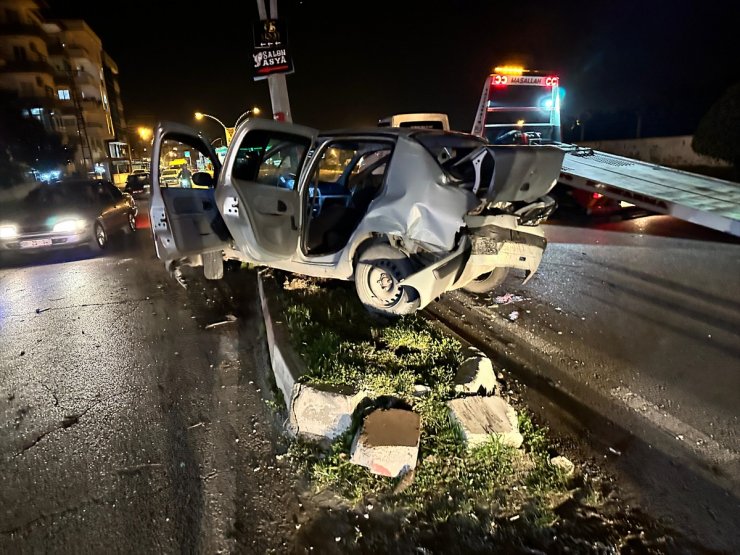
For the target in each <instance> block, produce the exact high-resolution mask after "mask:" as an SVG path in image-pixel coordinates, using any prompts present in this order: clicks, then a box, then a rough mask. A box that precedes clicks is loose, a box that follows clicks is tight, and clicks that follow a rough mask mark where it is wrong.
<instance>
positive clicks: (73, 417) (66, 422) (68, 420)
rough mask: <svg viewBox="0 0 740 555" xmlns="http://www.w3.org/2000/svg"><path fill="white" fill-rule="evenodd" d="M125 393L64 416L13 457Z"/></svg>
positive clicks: (115, 394)
mask: <svg viewBox="0 0 740 555" xmlns="http://www.w3.org/2000/svg"><path fill="white" fill-rule="evenodd" d="M42 385H43V384H42ZM126 393H129V392H128V391H124V392H121V393H114V394H113V395H109V396H107V397H103V398H102V399H98V400H97V401H94V402H93V403H92V404H91V405H90V406H89V407H87V408H86V409H84V410H83V411H82V412H78V413H73V414H67V415H65V416H64V418H63V419H62V421H61V422H59V423H58V424H57V425H56V426H54V427H53V428H51V429H49V430H46V431H45V432H43V433H41V434H39V435H38V436H36V438H35V439H34V440H32V441H30V442H28V443H26V445H24V446H23V448H22V449H21V450H20V451H18V452H17V453H16V454H15V456H16V457H19V456H20V455H22V454H23V453H25V452H26V451H28V450H29V449H31V448H33V447H36V445H38V444H39V442H40V441H41V440H42V439H44V438H45V437H46V436H48V435H49V434H52V433H54V432H56V431H58V430H66V429H67V428H71V427H72V426H74V425H75V424H77V423H78V422H79V421H80V418H82V417H83V416H85V415H86V414H87V413H88V412H90V411H91V410H92V409H93V408H95V407H97V406H98V405H99V404H101V403H103V402H104V401H108V400H110V399H113V398H115V397H119V396H121V395H125V394H126ZM55 398H56V396H55Z"/></svg>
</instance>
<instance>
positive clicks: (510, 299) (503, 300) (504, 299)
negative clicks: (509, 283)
mask: <svg viewBox="0 0 740 555" xmlns="http://www.w3.org/2000/svg"><path fill="white" fill-rule="evenodd" d="M527 300H529V299H527V298H525V297H522V296H521V295H515V294H514V293H506V294H505V295H499V296H498V297H494V299H493V302H495V303H496V304H510V303H520V302H522V301H527Z"/></svg>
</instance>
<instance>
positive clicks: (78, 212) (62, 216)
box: [1, 206, 99, 230]
mask: <svg viewBox="0 0 740 555" xmlns="http://www.w3.org/2000/svg"><path fill="white" fill-rule="evenodd" d="M98 212H99V211H98V209H97V208H95V207H90V206H87V207H74V206H28V207H26V206H24V207H22V208H20V209H19V210H16V211H14V213H13V214H5V215H4V216H3V217H2V218H1V219H2V221H3V223H7V224H12V225H16V226H18V227H19V228H20V229H21V230H27V229H39V230H40V229H43V228H46V227H48V228H51V227H53V226H54V224H56V223H58V222H61V221H62V220H67V219H93V218H95V217H96V216H97V215H98Z"/></svg>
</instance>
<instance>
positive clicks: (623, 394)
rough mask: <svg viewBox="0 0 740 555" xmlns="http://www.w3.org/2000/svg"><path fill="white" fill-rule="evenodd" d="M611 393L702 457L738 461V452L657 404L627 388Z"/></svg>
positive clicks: (726, 461) (729, 461)
mask: <svg viewBox="0 0 740 555" xmlns="http://www.w3.org/2000/svg"><path fill="white" fill-rule="evenodd" d="M611 394H612V397H614V398H615V399H619V400H620V401H622V402H623V403H624V404H625V405H627V406H628V407H629V408H631V409H632V410H634V411H635V412H637V413H638V414H640V415H642V416H643V417H645V418H646V419H647V420H649V421H650V423H652V424H654V425H655V426H657V427H658V428H660V429H662V430H663V431H665V432H667V433H669V434H670V435H672V436H673V437H674V438H675V439H676V441H681V442H682V443H683V444H685V445H686V446H687V447H689V448H690V449H691V450H692V451H694V452H696V453H697V454H699V455H700V456H701V457H702V458H704V459H709V460H712V461H716V462H719V463H722V464H727V463H735V462H738V461H740V455H738V453H735V452H733V451H731V450H729V449H727V448H725V447H723V446H722V445H720V444H719V443H718V442H717V441H715V440H714V439H712V438H711V437H709V436H708V435H706V434H705V433H703V432H700V431H699V430H697V429H696V428H694V427H692V426H690V425H689V424H686V423H685V422H683V421H681V420H679V419H678V418H676V417H675V416H673V415H671V414H668V413H667V412H665V411H664V410H661V409H660V408H659V407H658V406H657V405H655V404H653V403H651V402H650V401H648V400H647V399H645V398H644V397H642V396H641V395H638V394H637V393H633V392H632V391H630V390H629V389H628V388H626V387H615V388H614V389H612V390H611Z"/></svg>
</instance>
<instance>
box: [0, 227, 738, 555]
mask: <svg viewBox="0 0 740 555" xmlns="http://www.w3.org/2000/svg"><path fill="white" fill-rule="evenodd" d="M651 221H653V222H656V223H655V224H654V225H655V226H656V229H658V228H659V229H660V230H661V231H659V235H650V233H651V232H652V231H653V228H652V226H653V224H651V223H650V222H651ZM140 224H141V225H142V226H143V227H144V226H146V219H145V218H142V219H140ZM547 233H548V237H549V239H550V241H551V245H550V247H549V248H548V251H547V254H546V258H545V260H544V262H543V265H542V268H541V271H540V272H539V273H538V274H537V275H536V276H535V277H534V279H533V280H532V281H530V282H529V283H528V284H527V285H526V286H518V285H516V284H515V282H514V281H509V282H508V283H507V287H508V289H507V290H508V291H510V292H515V293H518V294H520V295H521V296H523V297H525V298H526V300H522V301H518V302H515V303H513V304H506V305H496V303H495V302H494V300H493V298H492V297H490V296H483V297H475V298H474V297H471V296H468V295H464V294H459V293H457V294H452V295H449V296H448V297H447V298H445V300H444V301H443V302H442V303H439V307H441V308H442V309H444V310H447V311H449V312H450V313H451V314H453V315H456V316H457V318H458V322H460V323H464V322H469V323H471V324H474V326H475V327H476V328H477V330H478V332H480V335H481V337H482V338H483V340H485V341H487V342H488V344H489V346H490V348H491V350H492V351H493V353H492V354H493V355H494V358H495V359H496V361H497V362H498V364H499V366H502V365H506V364H510V363H511V364H514V363H516V364H520V365H521V366H522V367H525V366H527V367H530V368H532V367H534V368H535V369H536V370H537V372H539V376H540V378H539V379H538V378H535V379H530V380H529V383H528V384H527V385H529V386H531V387H529V388H528V389H529V390H530V394H529V395H530V396H529V400H530V402H531V406H534V407H540V406H542V407H545V406H549V407H551V408H552V407H555V405H557V406H558V407H561V408H562V407H565V410H564V411H561V412H560V413H559V415H557V416H555V417H553V416H552V415H553V412H552V411H550V412H549V413H547V411H546V414H545V417H546V418H547V419H548V420H546V423H548V424H550V425H551V426H552V427H553V428H554V429H556V430H558V429H563V430H567V429H568V428H570V429H571V430H572V431H574V432H575V433H586V434H588V435H589V436H590V438H591V440H592V441H593V442H594V443H595V444H596V446H597V447H596V449H597V451H598V453H597V454H598V456H599V457H600V458H601V457H606V458H605V459H604V461H605V462H606V463H609V464H612V465H614V468H615V470H616V471H619V472H622V473H624V474H626V475H628V476H631V477H632V478H633V485H634V488H635V489H636V490H637V491H636V493H635V494H634V495H635V496H636V498H637V499H638V501H639V502H640V503H641V504H642V503H644V504H645V505H646V506H648V507H650V506H651V503H652V505H654V506H655V507H656V509H657V510H661V509H663V508H665V507H666V505H670V504H674V505H675V507H673V508H674V509H675V510H674V511H672V512H671V511H668V514H670V516H671V517H672V518H673V519H674V520H675V522H677V523H679V524H680V525H682V526H683V525H685V526H688V527H689V528H693V529H694V531H696V532H697V534H699V536H700V537H702V538H706V539H707V543H708V545H709V546H714V547H717V548H725V549H726V548H727V546H728V545H732V544H733V543H734V544H735V545H738V544H739V543H740V539H739V538H738V537H737V536H738V531H737V529H736V527H735V523H736V522H737V521H740V518H739V517H738V514H739V512H738V502H737V499H738V494H737V492H738V490H737V485H736V479H737V477H738V476H740V472H738V451H740V449H739V446H738V438H737V418H738V409H737V407H736V404H735V400H736V396H737V391H740V381H739V380H738V373H737V366H738V365H737V360H738V354H739V353H738V344H739V343H738V341H737V339H738V330H740V325H739V324H740V317H739V316H738V314H739V312H740V302H739V301H738V290H739V289H738V285H740V284H739V283H738V278H739V276H740V267H739V266H740V256H738V255H739V254H740V246H739V245H738V243H737V242H736V241H728V240H726V238H725V237H724V236H721V235H719V234H714V235H712V234H711V233H710V234H709V235H702V233H700V232H698V231H697V230H696V229H694V228H692V227H686V226H683V225H676V224H675V222H672V223H671V222H668V223H666V222H665V221H658V220H640V221H638V220H634V221H632V222H623V223H614V224H606V228H605V229H594V228H593V227H592V228H584V227H574V226H549V227H548V229H547ZM666 235H668V236H666ZM671 235H672V236H671ZM695 236H701V237H702V239H701V240H700V241H698V240H696V239H687V238H686V237H695ZM254 280H255V276H254V274H253V273H252V272H238V273H227V275H226V279H225V280H223V281H220V282H206V281H204V280H200V279H196V278H195V277H194V274H193V275H191V276H189V282H188V289H183V288H182V287H180V286H179V285H177V283H176V282H175V281H174V280H172V279H170V278H169V276H167V274H166V272H165V271H164V268H163V266H162V265H161V263H160V262H159V261H157V260H156V259H155V256H154V252H153V248H152V243H151V236H150V234H149V231H148V230H147V229H141V230H139V231H137V232H136V233H135V234H134V235H133V236H126V237H121V238H115V239H114V240H113V242H112V243H111V245H110V249H109V251H108V252H106V253H105V254H104V255H103V256H99V257H94V258H92V257H89V255H87V254H85V253H65V254H55V255H51V256H44V257H41V258H39V259H35V260H32V261H22V260H21V261H18V262H16V263H14V264H11V265H10V266H9V267H4V268H0V289H1V290H2V291H3V295H2V298H0V344H2V346H3V349H2V351H0V367H1V368H2V369H3V371H2V373H1V374H0V390H1V391H2V397H0V415H2V419H0V552H32V551H45V550H48V549H49V546H53V549H54V551H56V552H65V553H66V552H80V551H86V552H91V551H93V552H98V551H106V552H107V551H110V550H111V549H112V547H111V546H115V550H119V551H128V552H139V553H149V552H158V553H159V552H175V551H187V552H192V551H200V552H225V551H228V552H234V551H239V552H254V553H264V552H265V551H269V550H276V551H277V552H286V551H292V550H294V551H295V552H304V551H305V550H306V549H307V548H308V547H309V546H311V545H317V546H318V545H321V544H322V542H323V543H324V545H325V546H326V548H327V550H330V549H331V548H333V549H338V547H334V546H333V545H332V544H334V535H335V533H337V530H340V529H342V530H344V529H345V528H346V529H347V530H348V531H352V530H353V529H354V528H353V526H354V524H352V523H351V522H350V521H349V520H348V519H347V518H345V517H340V516H339V512H338V511H334V512H333V513H332V512H331V511H328V512H326V511H324V512H322V513H321V514H318V513H316V512H312V511H314V508H312V507H311V504H310V503H311V501H310V499H307V498H306V497H305V496H304V495H302V491H303V490H302V485H301V484H299V483H298V482H297V478H296V473H295V468H292V467H290V466H289V465H288V464H287V463H286V462H284V459H281V458H280V457H278V456H277V455H279V454H281V453H282V452H283V450H284V448H285V445H284V440H283V439H282V438H281V437H280V435H279V433H278V430H279V429H280V425H281V422H276V421H275V418H276V417H275V415H274V414H275V413H273V412H272V411H271V410H270V409H269V408H268V407H267V406H266V404H265V403H264V401H263V400H262V399H263V397H267V398H269V397H270V393H269V387H270V386H269V384H267V383H265V382H264V380H265V379H266V376H267V375H268V373H267V372H262V371H260V370H261V369H262V368H264V367H265V366H266V365H267V364H268V362H267V358H266V353H265V351H264V347H263V335H262V334H263V332H262V324H261V323H260V318H259V313H258V312H257V301H256V298H255V283H254ZM514 311H517V312H518V313H519V317H518V319H516V320H514V321H512V320H511V319H510V314H511V313H512V312H514ZM229 314H231V315H233V316H236V321H235V322H232V323H228V324H224V325H220V326H217V327H216V328H213V329H205V327H206V326H207V325H208V324H212V323H217V322H221V321H224V320H225V318H226V316H227V315H229ZM510 368H511V367H510ZM543 376H544V377H543ZM523 381H525V382H526V381H527V378H526V377H525V378H524V379H523ZM569 411H570V412H569ZM550 418H552V420H551V421H550V420H549V419H550ZM557 418H560V419H561V420H560V421H556V419H557ZM613 422H616V423H617V424H616V425H614V424H613ZM608 447H611V448H612V449H613V450H614V451H613V452H612V451H610V450H608ZM599 449H600V451H599ZM640 494H642V495H640ZM697 515H698V516H701V517H704V518H703V520H702V521H701V522H698V523H697ZM301 524H306V525H305V526H303V527H302V528H301V530H300V532H297V529H298V527H299V526H300V525H301ZM327 538H328V539H327Z"/></svg>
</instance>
